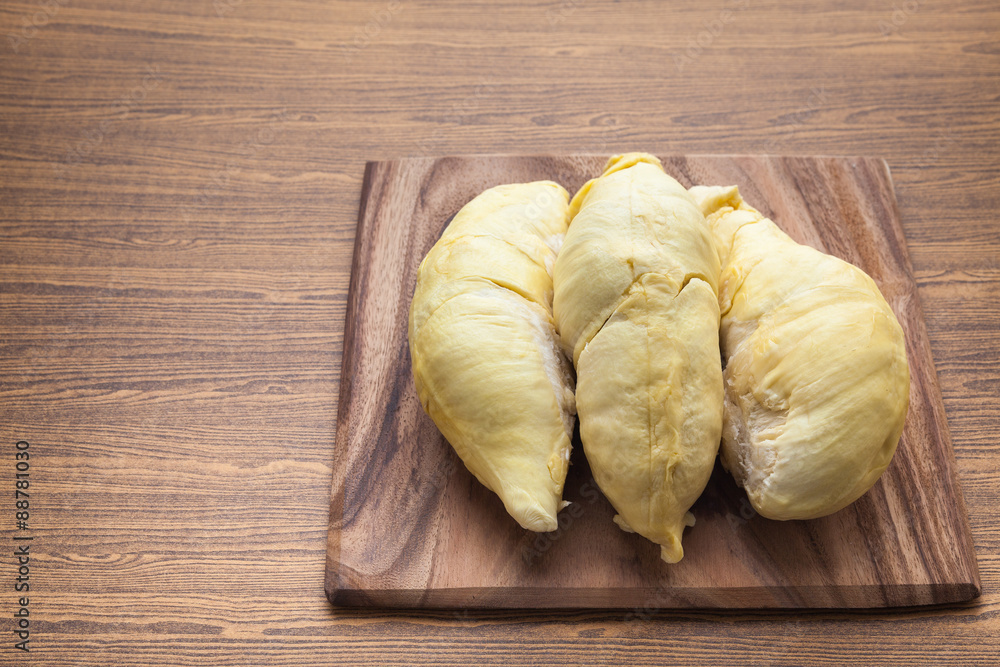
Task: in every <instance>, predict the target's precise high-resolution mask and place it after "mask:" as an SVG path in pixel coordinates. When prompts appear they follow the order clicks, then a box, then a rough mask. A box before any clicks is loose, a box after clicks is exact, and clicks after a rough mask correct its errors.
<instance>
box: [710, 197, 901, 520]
mask: <svg viewBox="0 0 1000 667" xmlns="http://www.w3.org/2000/svg"><path fill="white" fill-rule="evenodd" d="M691 193H692V196H694V197H695V199H696V200H697V201H698V202H699V205H700V206H701V207H702V210H703V212H704V213H705V214H706V215H707V216H708V218H707V219H708V222H709V225H710V226H711V228H712V231H713V234H714V236H715V239H716V245H717V247H718V248H719V254H720V258H721V262H722V273H721V279H720V282H719V303H720V307H721V314H722V325H721V344H722V353H723V357H724V359H725V360H726V367H725V372H724V379H725V416H724V427H723V442H722V461H723V464H724V465H725V466H726V468H727V469H729V470H730V472H731V473H732V474H733V476H734V477H735V478H736V480H737V481H738V482H739V483H740V484H742V485H743V486H744V488H745V489H746V491H747V495H748V497H749V498H750V501H751V503H752V504H753V506H754V509H756V510H757V511H758V512H759V513H760V514H762V515H763V516H766V517H769V518H772V519H812V518H816V517H821V516H825V515H827V514H832V513H833V512H836V511H837V510H839V509H842V508H843V507H845V506H847V505H848V504H850V503H852V502H854V501H855V500H857V499H858V498H859V497H860V496H861V495H862V494H864V493H865V492H866V491H867V490H868V489H869V488H871V486H872V485H873V484H874V483H875V481H876V480H877V479H878V478H879V476H880V475H881V474H882V472H883V471H884V470H885V468H886V467H887V466H888V465H889V461H890V460H891V459H892V455H893V453H894V452H895V450H896V445H897V443H898V442H899V438H900V434H901V433H902V430H903V421H904V419H905V417H906V410H907V405H908V402H909V367H908V365H907V361H906V348H905V342H904V339H903V330H902V328H901V327H900V325H899V322H898V321H897V320H896V317H895V315H894V314H893V312H892V309H891V308H890V307H889V304H888V303H886V300H885V299H884V298H883V297H882V294H881V293H880V292H879V289H878V287H877V286H876V285H875V282H874V281H873V280H872V279H871V278H870V277H869V276H868V275H867V274H866V273H865V272H864V271H862V270H861V269H859V268H857V267H855V266H853V265H851V264H849V263H847V262H844V261H842V260H840V259H838V258H836V257H832V256H830V255H827V254H825V253H822V252H820V251H818V250H815V249H813V248H810V247H808V246H804V245H800V244H798V243H796V242H795V241H793V240H792V239H791V238H789V237H788V236H787V235H786V234H785V233H784V232H782V231H781V230H780V229H779V228H778V227H777V225H775V224H774V223H773V222H772V221H771V220H768V219H767V218H765V217H764V216H763V215H761V214H760V212H758V211H757V210H755V209H753V208H752V207H750V206H749V205H747V204H746V203H745V202H743V200H742V198H741V197H740V196H739V192H738V190H737V189H736V188H735V187H726V188H723V187H695V188H692V189H691Z"/></svg>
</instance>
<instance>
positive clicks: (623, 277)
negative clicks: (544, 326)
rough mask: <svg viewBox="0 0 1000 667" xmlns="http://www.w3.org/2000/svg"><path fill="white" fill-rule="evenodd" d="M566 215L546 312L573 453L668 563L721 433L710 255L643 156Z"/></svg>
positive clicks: (715, 268) (581, 197) (688, 209)
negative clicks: (568, 366)
mask: <svg viewBox="0 0 1000 667" xmlns="http://www.w3.org/2000/svg"><path fill="white" fill-rule="evenodd" d="M570 210H571V214H572V215H573V218H572V221H571V223H570V227H569V231H568V232H567V234H566V240H565V242H564V243H563V246H562V249H561V251H560V252H559V256H558V258H557V259H556V263H555V271H554V274H553V277H554V286H555V298H554V303H553V307H554V315H555V320H556V324H557V328H558V330H559V332H560V336H561V340H562V342H563V346H564V348H565V349H566V350H567V353H568V354H570V355H571V356H572V358H573V360H574V362H575V364H576V371H577V389H576V402H577V410H578V416H579V419H580V436H581V440H582V442H583V448H584V451H585V453H586V455H587V460H588V462H589V463H590V467H591V470H592V472H593V474H594V479H595V480H596V481H597V483H598V485H599V486H600V488H601V490H602V491H603V492H604V494H605V496H607V498H608V500H609V501H610V502H611V504H612V505H613V506H614V508H615V510H616V511H617V512H618V516H617V517H615V521H616V523H618V525H619V526H620V527H621V528H622V529H623V530H626V531H630V532H631V531H634V532H637V533H639V534H640V535H642V536H644V537H646V538H648V539H650V540H652V541H653V542H655V543H657V544H659V545H660V546H661V557H662V558H663V559H664V560H665V561H667V562H669V563H674V562H677V561H678V560H680V559H681V557H682V556H683V553H684V552H683V549H682V547H681V535H682V533H683V530H684V526H685V525H689V524H690V522H691V520H692V518H691V515H690V514H689V513H688V509H689V508H690V507H691V505H692V504H693V503H694V502H695V500H696V499H697V498H698V496H699V495H700V494H701V492H702V490H703V489H704V487H705V485H706V483H707V482H708V478H709V476H710V475H711V472H712V467H713V465H714V460H715V457H716V453H717V452H718V448H719V438H720V432H721V429H722V368H721V362H720V358H719V337H718V336H719V329H718V327H719V305H718V299H717V293H716V288H717V284H718V283H717V281H718V276H719V260H718V256H717V254H716V252H715V249H714V247H713V245H712V239H711V236H710V234H709V231H708V228H707V226H706V224H705V219H704V217H703V216H702V214H701V212H700V210H699V209H698V207H697V205H696V203H695V201H694V200H693V199H692V197H691V196H690V195H689V194H688V192H687V190H685V189H684V187H683V186H682V185H680V184H679V183H678V182H677V181H675V180H674V179H673V178H671V177H670V176H668V175H667V174H666V173H664V171H663V167H662V166H661V164H660V162H659V160H657V159H656V158H655V157H653V156H651V155H646V154H637V153H633V154H627V155H621V156H616V157H614V158H612V159H611V160H610V161H609V162H608V165H607V166H606V167H605V170H604V173H603V175H602V176H601V177H599V178H597V179H594V180H593V181H591V182H589V183H588V184H587V185H585V186H584V187H583V188H582V189H581V190H580V192H579V193H577V195H576V196H575V197H574V198H573V202H572V203H571V205H570Z"/></svg>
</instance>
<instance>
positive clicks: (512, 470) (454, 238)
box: [409, 181, 576, 532]
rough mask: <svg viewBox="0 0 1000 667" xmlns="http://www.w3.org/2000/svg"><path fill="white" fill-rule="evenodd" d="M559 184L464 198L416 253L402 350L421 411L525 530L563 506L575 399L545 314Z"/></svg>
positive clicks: (558, 230) (546, 524)
mask: <svg viewBox="0 0 1000 667" xmlns="http://www.w3.org/2000/svg"><path fill="white" fill-rule="evenodd" d="M568 200H569V195H568V193H567V192H566V191H565V190H564V189H563V188H562V186H560V185H558V184H556V183H553V182H550V181H539V182H536V183H524V184H514V185H502V186H498V187H495V188H492V189H489V190H487V191H485V192H483V193H482V194H480V195H479V196H477V197H476V198H475V199H473V200H472V201H471V202H469V203H468V204H467V205H466V206H465V207H463V208H462V210H461V211H459V212H458V214H456V216H455V218H454V219H453V220H452V221H451V223H450V224H449V225H448V227H447V229H446V230H445V231H444V233H443V234H442V235H441V238H440V239H439V240H438V242H437V243H436V244H435V245H434V247H433V248H431V250H430V252H429V253H428V254H427V256H426V257H425V258H424V260H423V262H421V264H420V268H419V270H418V276H417V286H416V290H415V292H414V295H413V301H412V304H411V307H410V319H409V343H410V358H411V361H412V367H413V377H414V381H415V384H416V389H417V394H418V396H419V398H420V402H421V404H422V405H423V407H424V410H425V411H426V412H427V414H428V415H430V417H431V419H433V420H434V423H435V424H436V425H437V427H438V429H439V430H440V431H441V433H442V434H443V435H444V436H445V438H446V439H447V440H448V442H449V443H450V444H451V445H452V447H454V449H455V451H456V452H457V453H458V455H459V457H460V458H461V459H462V461H463V462H464V463H465V465H466V467H467V468H468V469H469V471H470V472H472V474H473V475H475V477H476V478H477V479H478V480H479V481H480V482H482V483H483V484H484V485H485V486H486V487H487V488H489V489H490V490H492V491H493V492H495V493H496V494H497V495H498V496H499V497H500V499H501V500H502V501H503V503H504V506H505V507H506V509H507V512H508V513H510V515H511V516H512V517H514V519H515V520H517V522H518V523H519V524H520V525H521V526H523V527H524V528H526V529H529V530H533V531H540V532H541V531H551V530H555V529H556V527H557V522H556V513H557V512H558V511H559V509H560V507H561V506H562V504H563V503H562V490H563V484H564V482H565V479H566V471H567V467H568V465H569V455H570V447H571V444H570V440H571V438H572V434H573V422H574V414H575V410H576V409H575V401H574V393H573V392H574V389H573V376H572V369H571V367H570V365H569V361H568V360H567V359H566V358H565V357H564V356H563V354H562V351H561V349H560V348H559V344H558V340H557V337H556V333H555V328H554V326H553V321H552V275H551V272H552V266H553V263H554V261H555V256H556V253H557V252H558V250H559V246H560V244H561V243H562V240H563V236H564V234H565V232H566V227H567V224H568Z"/></svg>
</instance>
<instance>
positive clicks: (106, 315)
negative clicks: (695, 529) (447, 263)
mask: <svg viewBox="0 0 1000 667" xmlns="http://www.w3.org/2000/svg"><path fill="white" fill-rule="evenodd" d="M0 35H3V43H2V44H0V54H2V55H0V63H2V65H0V90H2V96H0V127H2V133H0V244H2V245H0V258H2V264H0V271H2V278H0V308H2V310H0V497H3V498H6V499H7V500H5V501H4V502H3V503H2V504H0V540H2V542H3V547H2V553H3V554H5V555H4V556H3V558H2V560H0V618H2V619H6V620H3V621H0V665H47V666H50V667H59V666H63V665H107V664H116V665H152V664H176V665H271V664H273V665H303V666H304V665H316V664H354V663H356V664H372V665H396V664H399V665H413V664H455V665H467V664H475V665H492V664H504V665H506V664H515V663H524V664H534V665H553V664H573V665H578V664H587V665H612V664H635V665H654V664H666V663H670V664H684V665H688V664H704V665H715V664H750V665H757V666H763V665H773V664H792V665H798V664H811V663H816V664H831V665H834V664H844V663H847V662H850V663H853V664H862V665H866V664H892V665H898V664H926V665H939V664H946V663H953V664H983V665H993V664H998V663H1000V647H998V643H1000V616H998V613H1000V519H998V512H997V507H998V506H1000V448H998V444H997V431H998V428H997V426H998V422H1000V400H998V393H1000V370H998V362H1000V261H998V260H1000V224H998V222H997V215H996V210H998V208H1000V160H998V157H1000V156H998V148H997V146H998V144H1000V118H998V99H1000V61H998V54H1000V46H998V45H1000V42H998V35H1000V8H998V7H997V5H996V3H995V2H988V1H986V0H979V1H977V2H955V1H948V0H942V1H940V2H937V1H935V2H931V1H930V0H928V1H926V2H924V1H923V0H906V1H905V2H902V1H901V2H897V3H895V4H893V3H890V2H888V1H885V2H866V3H861V2H852V3H846V4H845V3H837V2H821V3H802V4H801V5H799V4H796V3H791V2H786V1H784V0H778V1H777V2H772V3H759V2H757V1H756V0H730V1H728V2H716V3H703V2H695V1H693V0H682V1H680V2H672V3H669V4H668V3H660V2H652V1H648V2H631V1H630V2H610V1H603V0H561V1H558V0H557V1H554V2H547V3H533V2H509V3H502V4H500V3H492V2H480V3H468V2H439V1H433V2H432V1H431V0H421V1H416V0H391V1H388V2H383V1H381V0H380V1H376V2H370V3H366V2H359V1H351V2H329V1H326V0H323V1H319V0H291V1H289V2H276V1H274V0H212V1H211V2H209V0H198V1H197V2H196V1H193V0H192V1H189V2H185V3H177V2H166V1H164V0H159V1H154V2H148V3H142V4H141V5H137V4H133V3H122V2H110V1H109V0H47V1H44V2H43V1H41V0H37V1H35V2H24V1H21V0H15V1H13V2H8V3H5V4H4V5H3V7H2V8H0ZM622 149H642V150H648V151H651V152H654V153H660V154H684V153H770V154H792V155H796V154H799V155H805V154H851V155H874V156H880V157H885V158H886V159H887V160H888V163H889V165H890V167H891V168H892V173H893V176H894V179H895V184H896V192H897V197H898V201H899V208H900V214H901V219H902V223H903V227H904V229H905V232H906V235H907V239H908V242H909V250H910V255H911V258H912V261H913V266H914V270H915V273H916V276H917V280H918V283H919V287H920V297H921V300H922V303H923V308H924V312H925V314H926V320H927V328H928V331H929V335H930V341H931V346H932V351H933V355H934V359H935V361H936V366H937V371H938V375H939V379H940V383H941V387H942V391H943V394H944V399H945V406H946V411H947V414H948V418H949V422H950V426H951V431H952V435H953V439H954V443H955V451H956V456H957V461H958V473H959V478H960V481H961V484H962V487H963V491H964V494H965V499H966V502H967V505H968V511H969V519H970V522H971V526H972V531H973V538H974V541H975V547H976V551H977V554H978V559H979V568H980V573H981V577H982V585H983V595H982V597H981V598H980V599H979V600H977V601H975V602H973V603H970V604H963V605H955V606H949V607H945V608H930V609H928V608H922V609H913V610H899V611H893V612H888V613H886V612H878V613H869V612H850V613H840V612H831V611H822V612H813V613H810V612H805V613H801V612H795V613H754V612H736V613H717V612H689V613H683V614H667V613H657V612H652V611H651V612H649V613H647V612H646V611H645V610H639V613H630V614H628V615H627V616H626V615H624V614H621V613H618V612H614V613H612V612H602V611H578V612H559V613H547V612H545V613H543V612H531V611H528V612H496V613H477V612H469V611H461V610H460V611H457V612H447V611H446V612H437V613H420V614H417V613H403V612H391V613H386V612H379V611H351V612H344V611H337V610H334V609H333V608H332V607H331V606H330V605H329V603H328V602H327V601H326V599H325V598H324V595H323V566H324V557H325V547H326V533H327V519H328V511H329V510H328V502H329V490H330V484H331V462H332V447H333V435H334V430H335V426H336V424H335V405H336V396H337V392H338V381H339V373H340V361H341V349H342V343H343V322H344V315H345V303H346V295H347V287H348V276H349V273H350V265H351V253H352V247H353V239H354V229H355V222H356V217H357V207H358V198H359V195H360V190H361V179H362V175H363V168H364V163H365V161H366V160H371V159H388V158H393V157H400V156H417V155H441V154H456V153H496V152H508V153H545V152H552V153H567V152H596V153H611V152H614V151H618V150H622ZM21 441H23V442H26V443H28V444H27V445H20V449H18V445H17V443H18V442H21ZM24 451H27V452H28V453H29V454H30V459H27V460H26V459H24V458H22V459H17V458H16V457H17V455H18V453H19V452H24ZM19 461H20V462H26V463H28V467H27V469H25V470H22V472H26V473H27V475H28V477H27V478H22V479H27V480H28V481H29V483H30V508H29V510H27V511H28V512H29V516H28V518H27V520H26V521H25V524H26V526H27V528H26V529H22V530H18V529H17V527H16V520H17V517H16V515H15V512H17V511H19V510H18V509H17V508H16V507H15V506H14V503H15V502H16V500H15V498H14V495H15V491H16V488H15V485H16V481H17V478H16V473H17V467H16V466H17V463H18V462H19ZM22 468H23V466H22ZM15 537H31V538H32V539H31V540H17V541H15V540H14V538H15ZM24 545H30V563H29V564H28V565H26V567H27V568H28V569H29V570H30V592H28V593H23V592H21V593H19V592H16V591H15V590H14V587H15V585H16V583H17V581H16V580H17V577H18V576H19V575H18V567H20V565H19V564H18V562H17V559H16V558H15V557H14V556H12V554H13V552H14V551H15V549H17V548H20V547H23V546H24ZM20 597H27V598H28V602H27V604H26V605H25V606H24V608H26V609H27V610H28V612H27V613H28V614H30V615H29V617H28V619H29V623H28V624H29V632H30V635H29V637H30V638H29V644H28V647H29V648H30V652H28V653H25V652H23V651H20V650H18V649H16V648H15V647H14V644H15V642H17V641H20V640H19V639H18V638H17V636H16V635H15V634H14V632H12V630H14V629H15V622H16V621H18V620H19V619H17V618H14V616H13V615H14V614H17V613H20V609H21V608H22V603H21V601H20ZM22 618H23V616H22Z"/></svg>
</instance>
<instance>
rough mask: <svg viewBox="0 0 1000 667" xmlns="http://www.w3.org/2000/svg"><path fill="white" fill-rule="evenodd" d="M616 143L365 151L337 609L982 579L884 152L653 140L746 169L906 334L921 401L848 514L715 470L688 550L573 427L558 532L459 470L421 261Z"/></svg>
mask: <svg viewBox="0 0 1000 667" xmlns="http://www.w3.org/2000/svg"><path fill="white" fill-rule="evenodd" d="M607 158H608V156H566V157H558V156H555V157H545V156H539V157H530V156H522V157H518V156H470V157H464V158H461V157H459V158H443V159H408V160H395V161H385V162H370V163H368V166H367V169H366V173H365V181H364V186H363V188H362V193H361V209H360V213H359V219H358V232H357V237H356V242H355V249H354V262H353V269H352V273H351V287H350V291H349V293H348V307H347V319H346V324H345V342H344V356H343V368H342V370H341V394H340V404H339V412H338V416H337V424H338V426H337V440H336V449H335V454H334V466H333V491H332V494H331V509H330V538H329V539H330V543H329V547H328V561H327V581H326V589H327V595H328V597H329V598H330V600H331V601H332V602H333V603H334V604H337V605H343V606H376V607H378V606H383V607H463V608H504V607H520V608H523V607H540V608H566V607H614V608H621V609H626V610H634V609H641V608H646V607H659V608H663V609H680V608H692V607H694V608H709V607H713V608H718V607H722V608H734V607H735V608H758V609H759V608H768V607H785V608H810V607H838V608H845V607H884V606H897V607H898V606H914V605H921V604H935V603H943V602H964V601H967V600H969V599H971V598H974V597H976V596H977V595H979V588H980V586H979V575H978V572H977V569H976V559H975V554H974V553H973V549H972V538H971V535H970V533H969V528H968V523H967V519H966V516H965V507H964V503H963V501H962V497H961V493H960V491H959V490H958V486H957V482H956V480H955V465H954V457H953V453H952V446H951V438H950V435H949V433H948V426H947V423H946V421H945V414H944V408H943V405H942V403H941V394H940V390H939V389H938V382H937V376H936V373H935V371H934V362H933V360H932V359H931V356H930V348H929V346H928V344H927V335H926V331H925V328H924V321H923V316H922V313H921V309H920V301H919V297H918V296H917V288H916V284H915V283H914V281H913V276H912V273H911V268H910V262H909V258H908V254H907V250H906V242H905V240H904V238H903V232H902V229H901V228H900V226H899V220H898V217H897V206H896V199H895V195H894V193H893V188H892V180H891V177H890V175H889V170H888V167H887V165H886V164H885V163H884V162H883V161H881V160H878V159H874V158H808V157H803V158H771V157H755V156H744V157H737V156H683V157H680V156H679V157H670V156H661V160H662V161H663V163H664V168H665V169H666V171H667V173H668V174H670V175H672V176H673V177H675V178H676V179H678V180H679V181H680V182H681V183H682V184H683V185H684V186H686V187H690V186H692V185H698V184H701V185H720V184H728V185H732V184H735V185H738V186H739V187H740V191H741V193H742V194H743V196H744V197H746V199H747V201H748V202H750V203H751V204H752V205H754V206H758V207H759V208H760V210H761V211H762V212H763V213H764V214H765V215H767V216H768V217H770V218H771V219H772V220H774V221H775V222H776V223H777V224H778V225H779V226H780V227H781V228H782V229H784V230H785V231H786V232H787V233H788V234H789V235H790V236H791V237H792V238H793V239H795V240H796V241H798V242H800V243H806V244H809V245H811V246H813V247H815V248H817V249H819V250H822V251H824V252H828V253H831V254H833V255H836V256H838V257H840V258H841V259H844V260H846V261H849V262H851V263H853V264H855V265H856V266H860V267H861V268H862V269H864V270H865V271H866V272H867V273H868V274H869V275H871V276H872V277H873V278H874V279H875V281H876V282H877V283H878V285H879V288H880V289H881V291H882V293H883V295H884V296H885V297H886V299H887V300H888V301H889V303H890V305H891V306H892V307H893V309H894V311H895V312H896V317H897V318H898V319H899V321H900V323H901V324H902V326H903V329H904V331H905V333H906V339H907V357H908V360H909V365H910V412H909V415H908V418H907V421H906V424H905V427H904V430H903V436H902V438H901V440H900V445H899V448H898V450H897V453H896V456H895V457H894V458H893V461H892V463H891V465H890V466H889V468H888V469H887V470H886V472H885V474H884V475H883V476H882V477H881V479H880V480H879V482H878V483H877V484H876V485H875V487H874V488H873V489H872V490H871V491H869V492H868V493H867V494H865V495H864V496H863V497H862V498H861V499H860V500H859V501H857V502H856V503H854V504H852V505H851V506H850V507H848V508H847V509H845V510H843V511H841V512H837V513H836V514H834V515H832V516H828V517H824V518H822V519H818V520H814V521H785V522H780V521H769V520H766V519H764V518H762V517H758V516H756V515H755V514H756V513H755V512H754V511H753V508H752V507H751V506H750V503H749V501H748V500H747V498H746V496H745V495H744V494H743V493H742V492H741V491H739V490H738V488H737V486H736V484H735V483H734V482H733V481H732V479H731V478H730V476H729V475H727V474H725V473H723V472H722V470H721V466H717V467H719V468H720V469H719V470H717V471H716V474H715V475H713V477H712V479H711V480H710V483H709V485H708V487H707V488H706V489H705V492H704V493H703V494H702V496H701V498H700V499H699V500H698V502H697V503H696V504H695V506H694V507H693V508H692V512H693V513H694V515H695V518H696V520H697V523H696V525H695V526H694V528H692V529H689V530H687V531H686V537H685V545H686V547H685V557H684V559H683V560H682V561H681V562H680V563H678V564H674V565H668V564H666V563H663V562H662V561H661V560H660V553H659V551H660V550H659V547H658V546H657V545H655V544H653V543H651V542H649V541H647V540H645V539H644V538H642V537H641V536H639V535H637V534H634V533H625V532H623V531H621V530H619V529H618V527H617V526H616V525H615V524H614V523H613V522H612V517H613V516H614V514H615V511H614V508H612V507H611V504H610V503H608V502H607V501H606V500H605V499H604V497H603V496H602V495H601V493H600V491H599V490H598V487H597V484H596V482H595V481H594V479H593V477H592V475H591V473H590V471H589V469H588V467H587V463H586V459H585V458H584V457H583V456H582V447H581V445H580V442H579V436H577V437H576V439H575V442H574V454H575V456H574V457H573V459H572V461H571V462H572V463H573V468H572V470H573V472H572V473H571V474H570V475H569V476H568V478H567V483H566V487H565V488H566V493H565V499H567V500H570V501H571V502H572V505H570V507H569V508H567V509H566V510H563V512H562V513H560V515H559V528H558V529H557V530H555V531H553V532H552V533H547V534H537V533H532V532H531V531H526V530H524V529H522V528H520V527H519V526H517V524H516V522H515V521H514V520H513V519H511V518H510V517H509V516H508V514H507V512H506V511H505V509H504V507H503V504H502V503H501V502H500V499H499V498H497V497H496V496H495V495H494V494H492V493H490V492H489V491H487V490H486V488H485V487H483V485H482V484H480V483H479V482H478V481H476V479H475V478H474V477H473V476H472V475H471V474H470V473H469V472H468V471H467V470H466V469H465V467H464V465H463V464H462V463H461V461H460V460H459V459H458V457H457V455H456V454H455V453H454V452H453V451H451V448H450V447H449V446H448V443H447V441H445V440H444V438H443V437H442V436H441V434H440V433H439V432H438V430H437V428H436V427H435V426H434V423H433V422H432V421H431V419H430V418H429V417H428V416H427V415H426V414H425V413H424V411H423V408H422V407H421V406H420V401H419V399H418V398H417V394H416V389H415V387H414V384H413V376H412V371H411V362H410V358H409V350H408V345H407V322H408V315H409V310H410V301H411V299H412V295H413V291H414V288H415V285H416V279H417V267H418V266H419V264H420V262H421V260H422V259H423V258H424V256H425V255H426V254H427V252H428V251H429V250H430V248H431V246H432V245H433V244H434V243H435V242H436V241H437V239H438V237H439V236H440V235H441V232H442V231H443V230H444V228H445V226H446V225H447V224H448V223H449V222H450V221H451V219H452V218H453V217H454V216H455V214H456V213H457V212H458V210H459V209H460V208H461V207H462V206H464V205H465V203H467V202H468V201H470V200H471V199H472V198H473V197H475V196H476V195H478V194H479V193H480V192H482V191H484V190H486V189H487V188H491V187H494V186H496V185H501V184H504V183H524V182H530V181H537V180H543V179H552V180H555V181H557V182H559V183H560V184H561V185H563V186H564V187H565V188H567V189H568V190H569V191H570V193H574V192H576V191H577V190H578V189H579V188H580V186H582V185H583V184H584V183H585V182H586V181H587V180H589V179H591V178H595V177H597V176H598V175H600V173H601V171H602V170H603V168H604V165H605V163H606V162H607Z"/></svg>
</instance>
